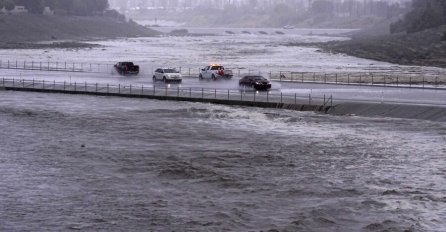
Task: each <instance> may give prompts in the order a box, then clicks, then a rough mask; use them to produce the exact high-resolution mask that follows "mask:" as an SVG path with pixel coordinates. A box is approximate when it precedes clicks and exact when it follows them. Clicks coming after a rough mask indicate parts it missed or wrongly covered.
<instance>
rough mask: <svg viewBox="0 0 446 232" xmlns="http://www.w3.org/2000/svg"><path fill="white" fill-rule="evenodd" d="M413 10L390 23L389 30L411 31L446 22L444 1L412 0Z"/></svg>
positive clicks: (393, 31)
mask: <svg viewBox="0 0 446 232" xmlns="http://www.w3.org/2000/svg"><path fill="white" fill-rule="evenodd" d="M412 6H413V10H412V11H411V12H409V13H408V14H406V15H405V16H404V19H402V20H400V21H398V22H396V23H394V24H392V25H391V29H390V30H391V32H392V33H396V32H402V31H406V32H408V33H413V32H417V31H422V30H425V29H429V28H434V27H438V26H441V25H445V24H446V1H444V0H413V2H412Z"/></svg>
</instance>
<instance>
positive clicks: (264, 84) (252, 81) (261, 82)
mask: <svg viewBox="0 0 446 232" xmlns="http://www.w3.org/2000/svg"><path fill="white" fill-rule="evenodd" d="M239 86H241V87H250V88H253V89H254V90H259V91H260V90H270V89H271V86H272V85H271V82H270V81H269V80H268V79H266V78H265V77H263V76H260V75H246V76H243V77H242V78H241V79H240V80H239Z"/></svg>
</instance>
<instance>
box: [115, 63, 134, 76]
mask: <svg viewBox="0 0 446 232" xmlns="http://www.w3.org/2000/svg"><path fill="white" fill-rule="evenodd" d="M114 67H115V70H116V71H117V72H118V73H119V74H121V75H138V74H139V66H138V65H135V64H133V62H118V63H117V64H115V66H114Z"/></svg>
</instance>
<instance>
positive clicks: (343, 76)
mask: <svg viewBox="0 0 446 232" xmlns="http://www.w3.org/2000/svg"><path fill="white" fill-rule="evenodd" d="M156 68H159V66H156V65H150V66H149V65H142V66H141V67H140V70H141V75H146V76H147V75H149V76H151V75H152V74H153V73H154V71H155V69H156ZM174 68H176V69H177V70H178V71H180V73H181V74H183V75H184V76H185V77H191V78H197V77H198V75H199V73H200V68H198V67H188V66H182V67H181V66H180V67H174ZM0 69H15V70H34V71H57V72H85V73H104V74H110V73H111V72H114V70H113V64H106V63H76V62H41V61H18V60H15V61H10V60H0ZM227 69H231V70H232V72H233V74H234V77H235V78H239V77H241V76H243V75H246V74H255V75H262V76H264V77H267V78H269V79H271V80H274V81H281V82H298V83H317V84H321V83H323V84H338V85H372V86H388V87H405V88H410V87H415V88H446V72H445V71H444V70H443V71H441V70H438V71H429V72H422V71H416V72H415V71H413V72H403V71H388V72H382V71H379V70H371V71H365V72H337V73H325V72H296V71H278V72H267V71H257V70H249V69H244V68H239V67H227Z"/></svg>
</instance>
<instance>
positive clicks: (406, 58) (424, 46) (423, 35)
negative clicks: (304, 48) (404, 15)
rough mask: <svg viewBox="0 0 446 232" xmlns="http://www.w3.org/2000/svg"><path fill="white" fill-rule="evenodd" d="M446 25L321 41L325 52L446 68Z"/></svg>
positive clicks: (402, 63)
mask: <svg viewBox="0 0 446 232" xmlns="http://www.w3.org/2000/svg"><path fill="white" fill-rule="evenodd" d="M444 32H446V25H445V26H442V27H438V28H434V29H429V30H424V31H421V32H417V33H412V34H406V33H400V34H394V35H380V36H370V35H363V34H358V35H353V38H352V40H349V41H333V42H329V43H325V44H318V46H321V47H322V48H323V50H324V51H327V52H331V53H344V54H347V55H351V56H356V57H361V58H366V59H372V60H378V61H385V62H390V63H395V64H400V65H419V66H434V67H441V68H446V41H444V40H443V33H444Z"/></svg>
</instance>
